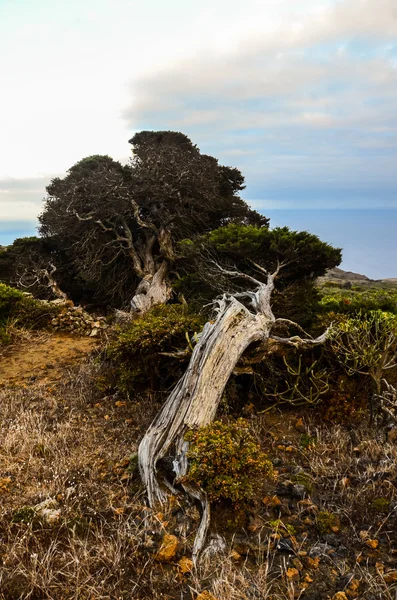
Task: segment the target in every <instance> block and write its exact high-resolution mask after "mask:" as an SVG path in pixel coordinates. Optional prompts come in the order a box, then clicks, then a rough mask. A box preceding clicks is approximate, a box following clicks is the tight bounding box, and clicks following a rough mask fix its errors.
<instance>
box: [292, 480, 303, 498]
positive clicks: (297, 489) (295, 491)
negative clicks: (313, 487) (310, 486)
mask: <svg viewBox="0 0 397 600" xmlns="http://www.w3.org/2000/svg"><path fill="white" fill-rule="evenodd" d="M306 493H307V490H306V488H305V486H304V485H301V484H300V483H295V484H294V485H293V486H292V487H291V496H292V497H293V498H300V499H302V498H304V497H305V496H306Z"/></svg>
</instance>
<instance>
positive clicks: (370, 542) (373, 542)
mask: <svg viewBox="0 0 397 600" xmlns="http://www.w3.org/2000/svg"><path fill="white" fill-rule="evenodd" d="M365 545H366V546H368V548H372V549H373V550H375V549H376V548H377V547H378V546H379V540H365Z"/></svg>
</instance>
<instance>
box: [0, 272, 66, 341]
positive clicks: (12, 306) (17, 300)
mask: <svg viewBox="0 0 397 600" xmlns="http://www.w3.org/2000/svg"><path fill="white" fill-rule="evenodd" d="M59 310H60V308H59V307H58V306H53V305H51V304H48V303H44V302H39V301H37V300H35V299H34V298H31V297H30V296H27V295H25V294H23V293H22V292H20V291H19V290H16V289H15V288H12V287H10V286H8V285H5V284H4V283H0V344H7V343H9V342H10V339H11V338H10V336H9V334H8V332H7V325H8V324H9V323H10V322H12V324H13V326H16V327H24V328H27V329H41V328H45V327H47V326H49V325H50V321H51V319H52V318H53V317H54V316H55V314H57V313H58V312H59Z"/></svg>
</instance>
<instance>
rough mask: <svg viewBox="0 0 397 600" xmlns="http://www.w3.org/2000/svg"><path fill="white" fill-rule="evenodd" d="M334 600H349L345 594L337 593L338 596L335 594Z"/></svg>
mask: <svg viewBox="0 0 397 600" xmlns="http://www.w3.org/2000/svg"><path fill="white" fill-rule="evenodd" d="M332 600H349V599H348V597H347V596H346V594H345V592H336V594H334V595H333V596H332Z"/></svg>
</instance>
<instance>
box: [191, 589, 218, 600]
mask: <svg viewBox="0 0 397 600" xmlns="http://www.w3.org/2000/svg"><path fill="white" fill-rule="evenodd" d="M196 600H217V599H216V598H215V596H213V595H212V594H211V592H208V591H207V590H205V591H204V592H201V593H200V594H199V595H198V596H196Z"/></svg>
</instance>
